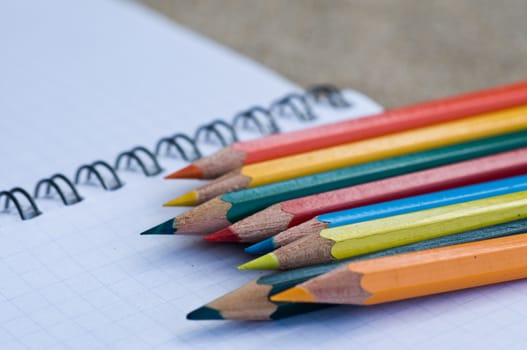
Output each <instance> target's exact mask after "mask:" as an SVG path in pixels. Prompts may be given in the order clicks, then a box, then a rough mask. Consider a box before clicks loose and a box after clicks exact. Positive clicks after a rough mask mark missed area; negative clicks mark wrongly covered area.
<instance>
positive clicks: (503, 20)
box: [140, 0, 527, 107]
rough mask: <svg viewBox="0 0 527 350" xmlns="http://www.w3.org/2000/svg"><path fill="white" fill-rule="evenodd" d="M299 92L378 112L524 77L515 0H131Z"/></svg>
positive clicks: (525, 51) (522, 23) (524, 45)
mask: <svg viewBox="0 0 527 350" xmlns="http://www.w3.org/2000/svg"><path fill="white" fill-rule="evenodd" d="M140 1H142V2H144V3H145V4H146V5H148V6H150V7H152V8H154V9H156V10H158V11H159V12H161V13H163V14H164V15H166V16H168V17H170V18H172V19H174V20H176V21H177V22H179V23H180V24H182V25H185V26H187V27H189V28H191V29H193V30H194V31H197V32H200V33H202V34H204V35H206V36H208V37H210V38H212V39H214V40H216V41H218V42H220V43H222V44H223V45H226V46H228V47H231V48H233V49H234V50H237V51H239V52H241V53H242V54H244V55H246V56H249V57H251V58H252V59H254V60H256V61H258V62H260V63H262V64H264V65H266V66H268V67H270V68H271V69H273V70H275V71H277V72H279V73H280V74H282V75H283V76H285V77H287V78H289V79H290V80H292V81H294V82H296V83H297V84H299V85H302V86H309V85H313V84H316V83H332V84H335V85H337V86H339V87H350V88H355V89H358V90H360V91H363V92H365V93H366V94H368V95H370V96H372V97H373V98H374V99H376V100H378V101H379V102H381V103H383V104H384V105H385V106H388V107H395V106H400V105H403V104H407V103H412V102H417V101H421V100H425V99H429V98H436V97H442V96H447V95H452V94H455V93H458V92H463V91H469V90H474V89H478V88H484V87H488V86H492V85H498V84H502V83H507V82H512V81H517V80H522V79H525V78H526V77H527V21H526V20H525V15H526V14H527V1H525V0H503V1H495V0H494V1H493V0H441V1H419V0H397V1H396V0H376V1H371V0H328V1H322V0H320V1H317V0H288V1H283V0H265V1H264V0H193V1H190V0H140Z"/></svg>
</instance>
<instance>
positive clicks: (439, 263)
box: [271, 234, 527, 305]
mask: <svg viewBox="0 0 527 350" xmlns="http://www.w3.org/2000/svg"><path fill="white" fill-rule="evenodd" d="M525 277H527V234H519V235H514V236H509V237H501V238H495V239H490V240H485V241H479V242H472V243H465V244H459V245H455V246H450V247H442V248H435V249H429V250H424V251H420V252H413V253H407V254H401V255H394V256H388V257H384V258H377V259H371V260H363V261H356V262H352V263H349V264H346V265H344V266H341V267H339V268H338V269H335V270H333V271H331V272H329V273H326V274H324V275H321V276H319V277H315V278H313V279H311V280H309V281H306V282H304V283H302V284H300V285H298V286H296V287H293V288H291V289H288V290H286V291H284V292H281V293H279V294H276V295H274V296H272V297H271V299H272V300H273V301H279V302H280V301H289V302H311V303H315V302H319V303H333V304H354V305H373V304H380V303H385V302H389V301H395V300H402V299H409V298H415V297H420V296H425V295H432V294H438V293H444V292H450V291H455V290H461V289H466V288H473V287H478V286H484V285H489V284H494V283H501V282H507V281H513V280H517V279H522V278H525Z"/></svg>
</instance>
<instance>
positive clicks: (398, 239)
mask: <svg viewBox="0 0 527 350" xmlns="http://www.w3.org/2000/svg"><path fill="white" fill-rule="evenodd" d="M526 216H527V191H522V192H515V193H511V194H506V195H501V196H496V197H490V198H485V199H479V200H475V201H470V202H465V203H460V204H453V205H448V206H444V207H439V208H434V209H428V210H422V211H418V212H414V213H408V214H402V215H396V216H390V217H387V218H383V219H377V220H371V221H365V222H359V223H357V224H351V225H345V226H339V227H335V228H331V229H326V230H323V231H322V232H321V233H320V235H312V236H307V237H304V238H301V239H299V240H296V241H294V242H292V243H290V244H288V245H286V246H283V247H281V248H279V249H277V250H275V251H274V252H272V253H268V254H266V255H263V256H261V257H259V258H257V259H255V260H253V261H250V262H248V263H246V264H244V265H241V266H240V267H239V268H240V269H242V270H244V269H251V270H253V269H254V270H262V269H282V270H288V269H293V268H297V267H302V266H307V265H313V264H323V263H328V262H332V261H334V260H342V259H346V258H350V257H353V256H357V255H362V254H367V253H371V252H375V251H379V250H383V249H388V248H392V247H397V246H400V245H403V244H410V243H414V242H419V241H422V240H425V239H432V238H436V237H442V236H447V235H451V234H454V233H459V232H463V231H468V230H472V229H477V228H482V227H486V226H492V225H497V224H500V223H503V222H507V221H514V220H519V219H522V218H524V217H526Z"/></svg>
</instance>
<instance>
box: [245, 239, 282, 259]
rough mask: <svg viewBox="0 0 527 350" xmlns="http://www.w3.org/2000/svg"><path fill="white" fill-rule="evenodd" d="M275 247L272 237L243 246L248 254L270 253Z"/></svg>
mask: <svg viewBox="0 0 527 350" xmlns="http://www.w3.org/2000/svg"><path fill="white" fill-rule="evenodd" d="M275 249H276V245H275V244H274V239H273V237H271V238H267V239H264V240H263V241H261V242H258V243H256V244H253V245H252V246H249V247H247V248H245V252H246V253H248V254H254V255H260V254H267V253H270V252H272V251H273V250H275Z"/></svg>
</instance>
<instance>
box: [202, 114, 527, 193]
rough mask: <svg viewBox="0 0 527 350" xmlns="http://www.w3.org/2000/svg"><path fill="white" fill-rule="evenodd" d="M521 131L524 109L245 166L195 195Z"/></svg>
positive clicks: (524, 125)
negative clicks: (233, 174)
mask: <svg viewBox="0 0 527 350" xmlns="http://www.w3.org/2000/svg"><path fill="white" fill-rule="evenodd" d="M526 128H527V107H516V108H512V109H508V110H504V111H499V112H493V113H488V114H483V115H478V116H475V117H471V118H465V119H461V120H458V121H454V122H449V123H444V124H439V125H434V126H430V127H425V128H420V129H415V130H411V131H405V132H401V133H398V134H391V135H387V136H381V137H377V138H373V139H368V140H365V141H358V142H354V143H348V144H344V145H340V146H335V147H330V148H325V149H321V150H317V151H312V152H307V153H301V154H297V155H293V156H289V157H283V158H278V159H273V160H269V161H266V162H261V163H256V164H252V165H247V166H244V167H242V168H241V170H240V173H239V174H236V175H235V176H230V177H228V178H219V179H217V180H213V181H212V182H210V183H208V184H207V185H205V186H203V187H200V188H198V189H197V190H196V191H197V192H198V193H199V197H201V196H202V192H203V198H211V197H212V196H217V195H221V194H223V193H226V192H231V191H235V190H240V189H243V188H248V187H256V186H262V185H265V184H270V183H275V182H278V181H284V180H288V179H292V178H296V177H300V176H307V175H311V174H316V173H321V172H324V171H329V170H334V169H339V168H343V167H346V166H351V165H357V164H362V163H367V162H373V161H376V160H381V159H386V158H390V157H396V156H401V155H404V154H408V153H413V152H420V151H425V150H429V149H432V148H439V147H444V146H448V145H452V144H457V143H462V142H466V141H470V140H474V139H478V138H484V137H490V136H493V135H498V134H503V133H507V132H512V131H517V130H524V129H526Z"/></svg>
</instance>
